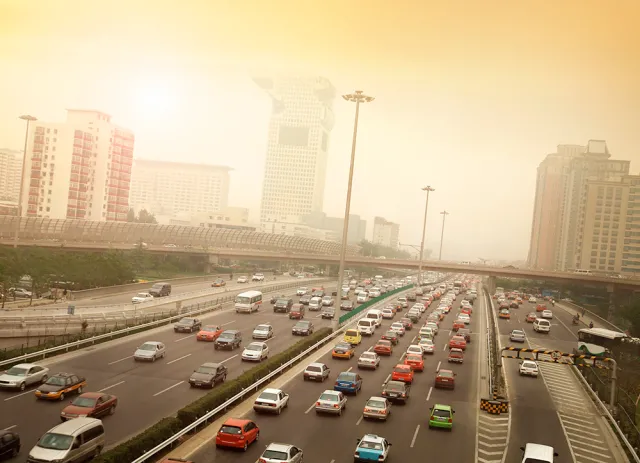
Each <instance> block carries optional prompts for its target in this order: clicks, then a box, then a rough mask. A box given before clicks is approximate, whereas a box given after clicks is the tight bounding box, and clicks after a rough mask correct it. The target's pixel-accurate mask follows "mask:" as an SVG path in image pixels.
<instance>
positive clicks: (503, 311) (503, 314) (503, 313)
mask: <svg viewBox="0 0 640 463" xmlns="http://www.w3.org/2000/svg"><path fill="white" fill-rule="evenodd" d="M498 317H499V318H504V319H507V320H508V319H510V318H511V313H510V312H509V309H500V313H499V314H498Z"/></svg>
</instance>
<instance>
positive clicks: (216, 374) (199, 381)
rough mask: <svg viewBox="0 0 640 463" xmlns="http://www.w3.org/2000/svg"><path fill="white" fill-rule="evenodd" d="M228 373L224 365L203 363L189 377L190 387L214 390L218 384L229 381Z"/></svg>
mask: <svg viewBox="0 0 640 463" xmlns="http://www.w3.org/2000/svg"><path fill="white" fill-rule="evenodd" d="M227 373H228V370H227V367H226V366H224V364H222V363H213V362H207V363H203V364H202V365H200V366H199V367H198V368H197V369H195V370H193V373H192V374H191V376H190V377H189V386H191V387H209V388H212V387H214V386H215V385H216V384H218V383H224V382H225V380H226V379H227Z"/></svg>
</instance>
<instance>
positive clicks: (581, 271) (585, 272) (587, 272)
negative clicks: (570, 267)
mask: <svg viewBox="0 0 640 463" xmlns="http://www.w3.org/2000/svg"><path fill="white" fill-rule="evenodd" d="M573 273H575V274H577V275H593V273H592V272H591V270H584V269H581V268H578V269H575V270H574V271H573Z"/></svg>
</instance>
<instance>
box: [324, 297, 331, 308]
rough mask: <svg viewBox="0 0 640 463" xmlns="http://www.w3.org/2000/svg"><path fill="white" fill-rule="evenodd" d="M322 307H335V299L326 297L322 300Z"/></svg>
mask: <svg viewBox="0 0 640 463" xmlns="http://www.w3.org/2000/svg"><path fill="white" fill-rule="evenodd" d="M322 305H323V306H325V307H331V306H332V305H333V298H332V297H331V296H325V297H323V298H322Z"/></svg>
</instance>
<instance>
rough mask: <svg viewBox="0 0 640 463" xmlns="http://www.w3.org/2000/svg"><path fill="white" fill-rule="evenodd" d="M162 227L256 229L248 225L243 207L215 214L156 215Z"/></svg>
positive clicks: (245, 210) (183, 213) (229, 208)
mask: <svg viewBox="0 0 640 463" xmlns="http://www.w3.org/2000/svg"><path fill="white" fill-rule="evenodd" d="M155 217H156V220H157V221H158V223H159V224H163V225H187V226H191V227H203V228H228V229H234V230H247V231H256V229H257V228H258V227H256V226H255V225H251V224H250V223H249V209H246V208H244V207H226V208H224V209H222V210H220V211H215V212H197V213H195V214H192V213H190V212H179V213H177V214H175V215H162V214H160V215H156V216H155Z"/></svg>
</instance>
